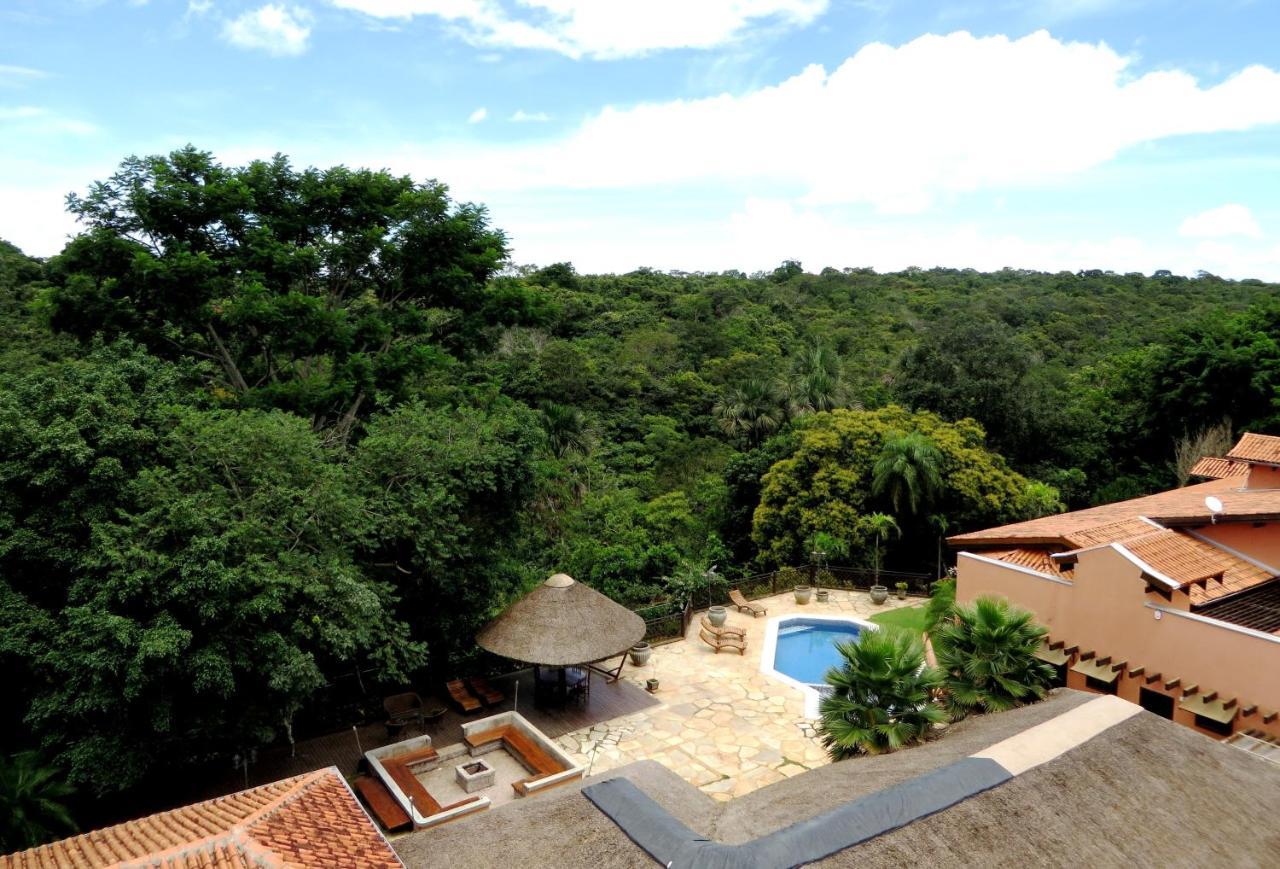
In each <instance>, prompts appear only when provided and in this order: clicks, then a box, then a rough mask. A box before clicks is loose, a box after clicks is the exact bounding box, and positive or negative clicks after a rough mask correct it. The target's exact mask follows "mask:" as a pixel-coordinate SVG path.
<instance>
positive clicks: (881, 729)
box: [818, 628, 947, 760]
mask: <svg viewBox="0 0 1280 869" xmlns="http://www.w3.org/2000/svg"><path fill="white" fill-rule="evenodd" d="M836 648H837V649H838V650H839V652H840V655H841V657H843V658H844V662H843V664H842V665H841V666H839V667H832V668H831V669H830V670H829V671H828V672H827V684H828V685H830V686H831V693H830V694H828V695H827V696H825V697H823V698H822V702H821V704H820V707H819V711H820V713H821V720H820V721H819V723H818V733H819V735H820V736H821V737H822V745H823V747H824V748H826V750H827V754H828V755H829V756H830V757H831V759H832V760H842V759H844V758H847V757H852V756H854V755H857V754H880V753H882V752H886V751H895V750H896V749H899V748H902V747H903V746H904V745H911V744H913V743H917V742H922V741H923V740H924V739H925V737H926V736H928V734H929V729H930V728H931V727H932V726H933V725H934V724H937V723H939V722H941V721H945V720H946V717H947V716H946V713H945V712H943V710H942V709H940V708H939V707H938V706H936V705H934V703H933V700H932V696H931V695H932V692H933V691H934V689H936V688H937V687H938V685H939V684H940V683H941V681H942V675H941V674H940V673H939V672H938V671H937V670H935V669H933V668H931V667H926V666H925V663H924V643H923V642H922V641H921V639H920V638H919V637H917V636H915V635H913V634H911V633H910V632H908V631H903V630H900V629H896V628H881V629H879V630H867V631H864V632H863V633H862V635H861V636H860V637H859V638H858V639H857V640H856V641H854V642H848V643H839V644H837V646H836Z"/></svg>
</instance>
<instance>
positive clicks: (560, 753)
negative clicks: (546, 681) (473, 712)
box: [462, 711, 586, 793]
mask: <svg viewBox="0 0 1280 869" xmlns="http://www.w3.org/2000/svg"><path fill="white" fill-rule="evenodd" d="M507 726H511V727H514V728H516V729H517V730H519V731H520V732H521V733H523V734H524V735H525V736H527V737H529V739H531V740H532V741H533V742H534V743H535V744H537V746H538V747H539V748H541V749H542V750H543V751H545V752H546V753H547V754H549V755H551V756H552V757H553V758H555V759H556V760H557V761H559V762H560V763H561V764H563V765H564V769H563V770H562V771H561V772H557V773H553V774H552V775H547V776H543V777H542V778H539V779H536V780H534V781H532V782H530V783H529V785H528V790H529V792H531V793H532V792H533V791H538V790H542V789H543V788H548V787H550V786H551V785H554V784H558V783H559V782H562V781H565V780H566V779H571V778H580V777H581V776H582V774H583V773H584V772H586V770H585V769H584V768H583V767H581V766H578V765H577V764H576V763H574V760H573V758H572V757H570V756H569V754H568V753H567V752H565V750H564V749H563V748H561V747H560V746H559V745H557V744H556V743H555V741H554V740H552V739H551V738H550V737H548V736H547V735H546V734H545V733H543V732H542V731H541V730H539V729H538V728H536V727H534V726H533V725H532V724H530V723H529V719H527V718H525V717H524V716H523V715H521V714H520V713H519V712H514V711H513V712H499V713H498V714H497V715H490V716H489V717H488V718H481V719H479V720H477V721H468V722H466V723H465V724H463V725H462V735H463V736H464V737H467V736H471V735H472V734H475V733H484V732H485V731H486V730H493V729H494V728H496V727H507ZM485 750H486V749H485V748H481V749H480V750H478V751H473V752H472V754H484V752H485Z"/></svg>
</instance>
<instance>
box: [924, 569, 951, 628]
mask: <svg viewBox="0 0 1280 869" xmlns="http://www.w3.org/2000/svg"><path fill="white" fill-rule="evenodd" d="M955 606H956V579H955V577H954V576H947V577H945V578H943V579H940V580H938V581H937V582H935V583H934V584H933V586H932V589H931V591H930V594H929V602H928V603H927V604H925V606H924V632H925V633H926V634H928V635H929V636H930V637H932V636H933V632H934V631H936V630H937V629H938V625H940V624H942V622H943V621H944V620H946V619H949V618H951V612H952V610H954V609H955Z"/></svg>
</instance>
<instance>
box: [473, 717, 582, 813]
mask: <svg viewBox="0 0 1280 869" xmlns="http://www.w3.org/2000/svg"><path fill="white" fill-rule="evenodd" d="M465 739H466V742H467V745H469V746H471V747H472V748H480V747H481V746H484V745H488V744H489V743H491V742H501V743H502V746H503V747H504V748H505V749H506V750H507V751H508V752H509V753H510V754H511V756H512V757H514V758H515V759H516V760H518V761H520V763H522V764H524V766H525V768H526V769H528V770H529V772H530V773H532V775H529V776H526V777H525V778H522V779H520V780H519V781H513V782H512V783H511V787H512V789H513V790H514V791H515V792H516V793H518V794H519V795H520V796H522V797H523V796H528V794H529V786H530V785H531V784H534V783H535V782H537V781H538V780H539V779H542V778H545V777H546V776H549V775H555V774H556V773H560V772H564V771H565V769H567V767H565V766H564V765H563V764H562V763H560V761H558V760H556V759H555V758H554V757H552V756H551V755H549V754H547V752H546V749H544V748H543V747H542V746H540V745H538V743H536V742H534V741H533V740H532V739H530V738H529V737H528V736H526V735H525V734H524V733H523V732H522V731H521V730H519V729H518V728H516V727H513V726H511V725H509V724H508V725H505V726H503V727H494V728H492V729H490V730H483V731H481V732H479V733H472V734H468V735H467V736H466V737H465Z"/></svg>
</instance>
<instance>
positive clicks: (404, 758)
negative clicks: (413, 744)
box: [383, 745, 440, 766]
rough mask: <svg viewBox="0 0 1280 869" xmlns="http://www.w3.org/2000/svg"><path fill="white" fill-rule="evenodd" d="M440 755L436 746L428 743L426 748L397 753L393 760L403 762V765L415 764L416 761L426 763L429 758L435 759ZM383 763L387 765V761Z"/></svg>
mask: <svg viewBox="0 0 1280 869" xmlns="http://www.w3.org/2000/svg"><path fill="white" fill-rule="evenodd" d="M439 756H440V755H439V753H438V752H437V751H436V750H435V749H434V748H432V747H431V746H429V745H428V746H426V747H425V748H419V749H418V750H416V751H409V752H405V753H404V754H397V755H396V756H395V757H394V758H393V759H392V762H393V763H398V764H401V765H403V766H413V765H414V764H416V763H426V762H427V761H429V760H435V759H436V758H438V757H439ZM383 765H384V766H385V763H384V764H383Z"/></svg>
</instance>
